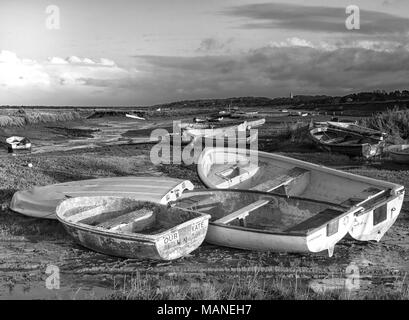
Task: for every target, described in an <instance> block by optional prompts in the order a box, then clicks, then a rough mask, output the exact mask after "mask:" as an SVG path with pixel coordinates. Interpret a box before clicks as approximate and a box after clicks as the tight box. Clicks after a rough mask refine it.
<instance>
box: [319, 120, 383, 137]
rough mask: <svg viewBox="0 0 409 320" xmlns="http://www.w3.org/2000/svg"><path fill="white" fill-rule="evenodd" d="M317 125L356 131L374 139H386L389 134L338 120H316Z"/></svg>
mask: <svg viewBox="0 0 409 320" xmlns="http://www.w3.org/2000/svg"><path fill="white" fill-rule="evenodd" d="M314 124H315V126H316V127H326V126H327V127H330V128H334V129H338V130H343V131H348V132H354V133H358V134H361V135H363V136H369V137H371V138H373V139H378V140H384V139H385V137H386V136H387V134H386V133H385V132H382V131H379V130H374V129H370V128H366V127H363V126H360V125H358V124H356V123H351V122H336V121H324V122H315V123H314Z"/></svg>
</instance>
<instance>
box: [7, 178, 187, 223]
mask: <svg viewBox="0 0 409 320" xmlns="http://www.w3.org/2000/svg"><path fill="white" fill-rule="evenodd" d="M185 189H187V190H192V189H193V184H192V183H191V182H190V181H188V180H180V179H173V178H168V177H113V178H101V179H89V180H80V181H71V182H63V183H58V184H53V185H48V186H42V187H33V188H31V189H28V190H21V191H17V192H16V193H14V195H13V198H12V199H11V203H10V209H11V210H12V211H14V212H18V213H20V214H23V215H26V216H29V217H35V218H44V219H57V217H56V215H55V208H56V207H57V206H58V204H59V203H60V202H61V201H63V200H65V199H69V198H75V197H84V196H114V197H127V198H132V199H136V200H146V201H151V202H155V203H160V204H166V203H168V202H169V201H173V200H175V199H176V198H177V197H179V196H180V195H181V194H182V192H183V191H184V190H185Z"/></svg>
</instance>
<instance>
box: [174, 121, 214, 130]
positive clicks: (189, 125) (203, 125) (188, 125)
mask: <svg viewBox="0 0 409 320" xmlns="http://www.w3.org/2000/svg"><path fill="white" fill-rule="evenodd" d="M178 127H179V128H180V129H182V130H183V129H211V128H212V125H210V124H208V123H190V122H181V123H179V124H178Z"/></svg>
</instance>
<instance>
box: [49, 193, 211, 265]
mask: <svg viewBox="0 0 409 320" xmlns="http://www.w3.org/2000/svg"><path fill="white" fill-rule="evenodd" d="M56 215H57V218H58V220H59V221H60V222H61V223H62V224H63V225H64V227H65V229H66V230H67V232H68V233H69V234H70V235H71V236H72V237H73V238H74V240H76V241H77V242H78V243H79V244H81V245H82V246H84V247H86V248H89V249H91V250H94V251H97V252H100V253H104V254H107V255H112V256H119V257H124V258H133V259H148V258H149V259H158V260H173V259H177V258H180V257H182V256H185V255H187V254H189V253H190V252H192V251H193V250H195V249H197V248H198V247H199V246H200V245H201V243H202V242H203V240H204V238H205V235H206V232H207V227H208V220H209V218H210V216H209V215H206V214H202V213H199V212H197V211H193V210H181V209H176V208H169V207H167V206H165V205H160V204H155V203H152V202H145V201H143V202H141V201H137V200H134V199H129V198H122V197H77V198H72V199H68V200H65V201H63V202H62V203H60V204H59V205H58V207H57V209H56Z"/></svg>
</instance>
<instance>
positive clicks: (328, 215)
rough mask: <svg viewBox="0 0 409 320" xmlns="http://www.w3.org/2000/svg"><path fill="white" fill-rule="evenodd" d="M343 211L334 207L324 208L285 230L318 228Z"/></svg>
mask: <svg viewBox="0 0 409 320" xmlns="http://www.w3.org/2000/svg"><path fill="white" fill-rule="evenodd" d="M342 213H343V211H339V210H334V209H330V208H328V209H325V210H324V211H321V212H320V213H318V214H316V215H314V216H313V217H311V218H309V219H307V220H304V221H302V222H301V223H299V224H297V225H296V226H294V227H291V228H289V229H287V230H285V231H286V232H294V231H308V230H313V229H315V228H318V227H320V226H322V225H324V224H326V223H328V222H329V221H331V220H332V219H334V218H336V217H338V216H340V215H341V214H342Z"/></svg>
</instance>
